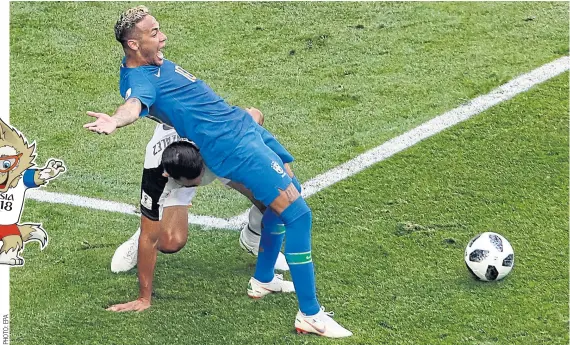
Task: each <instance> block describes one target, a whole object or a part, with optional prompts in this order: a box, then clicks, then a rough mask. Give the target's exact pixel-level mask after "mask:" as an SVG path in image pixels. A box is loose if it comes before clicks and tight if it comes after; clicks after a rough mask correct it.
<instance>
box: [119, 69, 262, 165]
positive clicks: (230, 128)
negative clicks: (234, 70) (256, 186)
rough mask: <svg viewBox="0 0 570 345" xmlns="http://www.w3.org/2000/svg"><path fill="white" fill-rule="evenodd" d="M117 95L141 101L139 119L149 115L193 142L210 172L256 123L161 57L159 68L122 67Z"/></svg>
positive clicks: (204, 84)
mask: <svg viewBox="0 0 570 345" xmlns="http://www.w3.org/2000/svg"><path fill="white" fill-rule="evenodd" d="M119 88H120V92H121V96H122V97H123V98H124V99H125V100H127V99H129V98H137V99H139V100H140V101H141V103H142V110H141V114H140V115H141V116H148V117H151V118H153V119H155V120H157V121H159V122H162V123H166V124H168V125H170V126H172V127H174V128H175V129H176V131H177V132H178V134H179V135H180V136H181V137H183V138H188V139H190V140H192V141H194V142H195V143H196V144H197V145H198V147H199V148H200V153H201V155H202V157H203V159H204V162H206V165H208V166H209V167H210V168H214V167H216V166H217V165H219V164H220V163H222V162H223V161H224V159H225V158H227V157H228V156H230V154H231V153H232V152H233V151H234V150H235V149H236V147H237V146H238V145H239V143H240V141H241V139H242V138H243V136H244V134H245V132H246V131H247V130H248V129H250V130H251V128H252V127H256V126H257V124H256V123H255V121H254V120H253V118H252V117H251V116H250V115H249V114H248V113H247V112H246V111H245V110H243V109H241V108H239V107H236V106H230V105H229V104H227V103H226V102H225V101H224V100H223V99H222V98H221V97H220V96H218V95H217V94H216V93H215V92H214V91H213V90H212V89H211V88H210V87H209V86H208V85H206V83H204V82H203V81H202V80H200V79H197V78H196V77H195V76H193V75H192V74H190V73H188V72H186V71H185V70H184V69H183V68H182V67H180V66H178V65H176V64H174V63H173V62H172V61H169V60H166V59H164V63H163V64H162V66H151V65H147V66H140V67H136V68H128V67H126V66H125V64H124V63H123V65H121V79H120V82H119Z"/></svg>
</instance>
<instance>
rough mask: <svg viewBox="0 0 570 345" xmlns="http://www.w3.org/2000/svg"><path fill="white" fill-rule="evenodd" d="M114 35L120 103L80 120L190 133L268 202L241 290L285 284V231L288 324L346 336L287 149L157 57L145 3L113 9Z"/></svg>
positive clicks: (212, 164)
mask: <svg viewBox="0 0 570 345" xmlns="http://www.w3.org/2000/svg"><path fill="white" fill-rule="evenodd" d="M115 36H116V39H117V40H118V41H119V42H120V43H121V45H122V47H123V50H124V52H125V57H124V59H123V63H122V65H121V71H120V82H119V84H120V93H121V96H122V97H123V98H124V99H125V103H124V104H123V105H121V106H119V107H118V108H117V110H116V111H115V113H114V115H113V116H109V115H107V114H103V113H95V112H87V114H88V115H89V116H92V117H95V118H96V120H95V121H94V122H92V123H88V124H86V125H84V127H85V128H87V129H88V130H91V131H93V132H96V133H100V134H110V133H112V132H114V131H115V129H117V128H120V127H123V126H127V125H129V124H131V123H133V122H134V121H136V120H137V119H138V118H140V117H149V118H152V119H154V120H156V121H159V122H162V123H165V124H167V125H169V126H172V127H174V128H175V129H176V132H177V133H178V134H179V135H180V137H182V138H188V139H190V140H192V141H193V142H194V143H195V144H196V145H197V147H198V148H199V150H200V152H199V153H200V155H201V157H202V159H203V161H204V163H205V164H206V165H207V166H208V168H210V170H211V171H212V172H213V173H214V174H216V175H217V176H220V177H225V178H228V179H230V180H232V181H234V182H237V183H241V184H243V185H244V186H245V187H246V188H247V189H249V190H250V191H251V192H252V193H253V196H254V197H255V199H257V200H259V201H261V202H262V203H263V204H264V205H266V206H268V208H267V210H266V211H265V213H264V214H263V218H262V224H263V230H262V234H261V242H260V250H259V256H258V260H257V265H256V268H255V273H254V276H253V277H252V278H251V279H250V281H249V284H248V288H247V293H248V295H249V296H250V297H252V298H261V297H263V296H265V295H267V294H269V293H272V292H281V291H284V290H285V286H287V283H288V282H284V281H283V280H282V279H280V278H278V276H276V275H275V274H274V266H275V261H276V259H277V255H278V253H279V250H280V248H281V245H282V242H283V238H284V236H287V241H286V243H285V258H286V259H287V263H288V264H289V267H290V272H291V277H292V280H293V284H294V287H295V291H296V293H297V300H298V302H299V311H298V313H297V315H296V317H295V328H296V330H297V331H298V332H299V333H316V334H318V335H322V336H325V337H331V338H341V337H348V336H351V335H352V333H351V332H350V331H349V330H347V329H345V328H343V327H342V326H340V325H339V324H338V323H337V322H336V321H334V320H333V319H332V318H331V316H332V313H329V312H325V310H324V308H322V307H321V306H320V304H319V302H318V301H317V296H316V287H315V273H314V266H313V261H312V256H311V226H312V224H311V223H312V214H311V210H310V208H309V207H308V205H307V203H306V202H305V200H304V199H303V197H302V196H301V194H300V189H301V186H300V184H299V182H298V181H297V179H296V178H295V176H294V175H293V172H292V171H291V169H290V168H289V167H288V166H285V165H284V163H289V162H291V161H292V157H291V155H290V154H289V153H288V152H287V150H285V148H283V146H281V144H280V143H279V142H278V141H277V140H276V139H275V138H274V137H273V136H272V135H271V134H270V133H269V132H268V131H267V130H265V129H264V128H263V127H261V126H259V125H258V124H257V123H256V122H255V121H254V120H253V119H252V117H251V116H249V114H248V113H247V112H246V111H245V110H243V109H241V108H239V107H236V106H230V105H228V104H227V103H226V102H225V101H224V100H223V99H222V98H221V97H220V96H218V95H217V94H216V93H215V92H214V91H212V89H210V87H209V86H208V85H206V83H204V82H203V81H202V80H200V79H197V78H196V77H195V76H194V75H192V74H190V73H188V72H187V71H186V70H184V69H183V68H182V67H180V66H178V65H176V64H175V63H173V62H172V61H169V60H167V59H165V58H164V55H163V53H162V51H161V50H162V49H163V48H164V46H165V42H166V36H165V35H164V34H163V33H162V32H161V31H160V27H159V24H158V22H157V21H156V19H155V18H154V17H153V16H152V15H150V13H149V12H148V9H147V8H146V7H144V6H138V7H134V8H131V9H129V10H127V11H126V12H124V13H123V14H121V16H120V18H119V20H118V21H117V23H116V25H115ZM200 178H201V176H197V177H196V180H189V179H188V178H184V177H181V178H180V180H179V182H180V183H181V184H182V185H184V186H188V187H190V186H193V185H195V184H196V181H199V180H200ZM279 224H284V225H285V232H284V233H283V232H282V231H279V229H281V228H280V227H279V226H278V225H279ZM289 284H290V283H289Z"/></svg>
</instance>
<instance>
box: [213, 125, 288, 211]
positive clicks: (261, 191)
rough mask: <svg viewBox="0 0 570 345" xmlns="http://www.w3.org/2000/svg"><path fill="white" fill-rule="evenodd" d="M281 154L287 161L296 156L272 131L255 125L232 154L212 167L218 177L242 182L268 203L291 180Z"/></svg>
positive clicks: (257, 196) (256, 197) (255, 195)
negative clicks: (292, 154) (288, 150)
mask: <svg viewBox="0 0 570 345" xmlns="http://www.w3.org/2000/svg"><path fill="white" fill-rule="evenodd" d="M260 128H261V127H260ZM262 129H263V128H262ZM264 138H265V139H266V140H267V144H266V143H265V141H264ZM268 144H269V145H271V146H269V145H268ZM273 149H275V150H277V151H278V152H275V151H274V150H273ZM281 157H283V159H285V160H287V161H288V162H291V161H293V156H291V154H290V153H289V152H287V150H285V148H284V147H283V146H282V145H281V144H280V143H279V141H277V139H275V137H273V136H272V135H271V133H269V132H268V131H267V130H265V129H263V130H259V129H258V128H254V127H252V129H250V130H248V131H247V132H246V133H245V135H244V137H243V138H242V140H241V141H240V143H239V145H238V147H236V149H235V150H234V152H233V153H232V155H231V156H229V157H228V158H226V159H225V160H224V161H223V162H222V163H221V164H219V165H218V166H217V167H215V168H212V167H210V168H211V170H212V171H213V172H214V173H215V174H216V175H218V176H223V177H226V178H229V179H230V180H232V181H234V182H238V183H241V184H243V185H244V186H245V187H246V188H247V189H249V190H250V191H251V192H252V193H253V197H254V198H255V199H257V200H259V201H261V202H262V203H263V204H264V205H266V206H269V204H271V203H272V202H273V200H275V199H276V198H277V197H278V196H279V191H280V190H281V191H284V190H285V189H287V187H289V185H290V184H291V183H292V180H291V177H289V175H288V174H287V171H286V170H285V167H284V165H283V160H282V158H281Z"/></svg>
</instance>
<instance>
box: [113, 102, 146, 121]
mask: <svg viewBox="0 0 570 345" xmlns="http://www.w3.org/2000/svg"><path fill="white" fill-rule="evenodd" d="M140 111H141V102H140V101H139V100H138V99H136V98H131V99H128V100H127V101H126V102H125V103H124V104H123V105H121V106H120V107H119V108H117V111H115V114H113V116H112V118H113V119H114V120H115V121H116V122H117V128H119V127H124V126H127V125H130V124H131V123H133V122H135V121H136V120H137V119H138V118H139V114H140Z"/></svg>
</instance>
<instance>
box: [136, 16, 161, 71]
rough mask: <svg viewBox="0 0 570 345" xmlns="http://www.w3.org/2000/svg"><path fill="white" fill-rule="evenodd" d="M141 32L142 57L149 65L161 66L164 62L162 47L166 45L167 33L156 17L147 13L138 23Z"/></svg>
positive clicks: (139, 50)
mask: <svg viewBox="0 0 570 345" xmlns="http://www.w3.org/2000/svg"><path fill="white" fill-rule="evenodd" d="M136 27H137V29H138V30H139V33H140V36H139V37H140V38H139V39H138V43H139V45H138V46H139V49H138V53H139V54H140V57H141V58H142V59H143V60H144V61H145V62H146V63H147V64H149V65H155V66H161V65H162V63H163V62H164V55H163V54H162V51H161V50H162V48H164V46H165V45H166V35H165V34H163V33H162V32H161V31H160V26H159V25H158V22H157V21H156V19H155V18H154V17H153V16H151V15H147V16H146V17H144V19H143V20H141V21H140V22H138V23H137V25H136Z"/></svg>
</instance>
